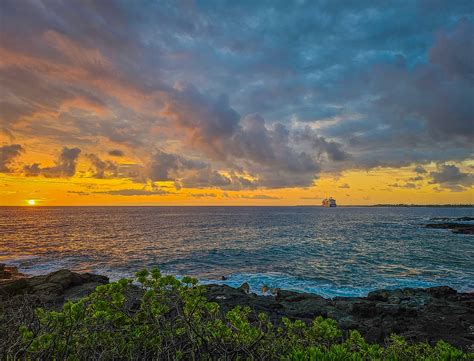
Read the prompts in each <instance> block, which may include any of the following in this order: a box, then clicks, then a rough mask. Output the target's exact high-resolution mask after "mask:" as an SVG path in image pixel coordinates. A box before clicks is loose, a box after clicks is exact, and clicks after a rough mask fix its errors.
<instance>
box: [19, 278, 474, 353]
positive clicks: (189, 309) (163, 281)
mask: <svg viewBox="0 0 474 361" xmlns="http://www.w3.org/2000/svg"><path fill="white" fill-rule="evenodd" d="M135 281H136V283H137V284H138V287H139V288H140V297H139V303H136V304H133V300H134V299H136V297H132V296H130V294H131V293H133V292H135V293H136V292H137V289H136V288H134V287H132V286H131V283H132V281H131V280H126V279H124V280H120V281H118V282H114V283H110V284H107V285H103V286H99V287H97V289H96V290H95V292H93V293H92V294H90V295H89V296H88V297H85V298H83V299H81V300H80V301H77V302H68V303H66V304H65V305H64V306H63V309H62V311H61V312H54V311H50V312H45V311H43V310H42V309H38V310H37V311H36V315H37V317H38V319H39V324H40V326H39V327H35V328H33V329H31V328H29V327H28V325H24V326H22V327H21V328H20V332H21V335H22V343H21V346H20V349H19V350H18V352H16V354H15V357H21V358H27V359H48V360H49V359H70V360H84V359H87V360H89V359H101V360H112V359H117V360H143V359H173V360H174V359H176V360H179V359H184V360H188V359H199V360H207V359H220V360H227V359H233V360H238V359H264V360H276V359H282V360H467V359H469V358H470V357H472V355H467V354H464V353H463V352H461V351H460V350H458V349H455V348H453V347H452V346H450V345H448V344H447V343H445V342H442V341H440V342H438V344H437V345H436V346H435V347H431V346H429V345H428V344H424V343H421V344H412V345H411V344H407V342H406V341H405V340H403V339H402V338H400V337H398V336H395V335H394V336H392V337H391V338H390V339H389V340H388V343H387V345H386V346H385V347H383V346H380V345H373V344H368V343H367V342H366V341H365V340H364V339H363V337H362V336H361V335H360V333H359V332H357V331H352V332H351V333H350V335H349V336H348V337H347V338H346V339H345V340H344V339H343V335H342V332H341V330H339V329H338V327H337V323H336V321H334V320H331V319H324V318H322V317H317V318H316V319H315V320H314V321H313V322H312V323H311V324H310V325H308V324H306V323H305V322H302V321H299V320H296V321H290V320H289V319H287V318H283V319H282V320H281V322H279V323H278V324H274V323H272V322H271V321H270V320H269V318H268V316H267V315H266V314H263V313H262V314H259V315H255V314H254V313H253V312H252V310H251V309H250V308H248V307H240V306H239V307H236V308H234V309H232V310H230V311H228V312H227V313H226V314H222V312H221V310H220V308H219V305H218V304H217V303H214V302H209V301H208V300H207V299H206V297H205V296H204V288H203V287H202V286H199V285H198V284H197V280H195V279H193V278H189V277H184V278H183V279H181V280H178V279H176V278H174V277H172V276H163V275H161V273H160V271H159V270H157V269H154V270H152V271H151V272H148V271H146V270H144V271H140V272H138V273H137V274H136V280H135Z"/></svg>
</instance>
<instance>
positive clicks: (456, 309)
mask: <svg viewBox="0 0 474 361" xmlns="http://www.w3.org/2000/svg"><path fill="white" fill-rule="evenodd" d="M206 288H207V296H208V298H209V299H210V300H212V301H215V302H217V303H219V304H220V305H221V308H222V310H223V312H225V311H227V310H229V309H231V308H233V307H235V306H237V305H243V306H250V307H251V308H252V309H254V310H255V313H256V314H258V313H259V312H266V313H267V314H268V315H269V317H270V319H271V320H272V321H274V322H278V321H279V320H280V318H281V317H282V316H286V317H288V318H290V319H292V320H295V319H300V320H304V321H307V322H311V320H313V319H314V318H315V317H317V316H320V315H321V316H325V317H331V318H333V319H335V320H336V321H338V324H339V327H340V328H341V329H342V330H344V331H349V330H351V329H357V330H359V331H360V332H361V333H362V335H363V336H364V337H365V338H366V339H367V340H368V341H370V342H383V341H384V339H385V338H386V337H388V336H389V335H390V334H392V333H398V334H400V335H401V336H403V337H405V338H406V339H407V340H409V341H417V342H422V341H423V342H424V341H428V342H430V343H432V344H433V343H435V342H436V341H438V340H445V341H447V342H449V343H451V344H453V345H455V346H457V347H460V348H462V349H464V350H465V351H469V350H474V332H472V329H471V328H472V327H473V326H472V325H474V293H458V292H456V290H454V289H452V288H450V287H446V286H444V287H433V288H426V289H417V288H405V289H396V290H377V291H374V292H370V293H369V295H368V296H367V297H365V298H364V297H335V298H334V299H325V298H323V297H320V296H318V295H314V294H307V293H297V292H292V291H285V290H279V292H278V293H277V295H276V296H275V297H271V296H270V297H269V296H257V295H255V294H246V293H245V292H244V291H243V290H241V289H235V288H231V287H229V286H225V285H208V286H206ZM470 327H471V328H470Z"/></svg>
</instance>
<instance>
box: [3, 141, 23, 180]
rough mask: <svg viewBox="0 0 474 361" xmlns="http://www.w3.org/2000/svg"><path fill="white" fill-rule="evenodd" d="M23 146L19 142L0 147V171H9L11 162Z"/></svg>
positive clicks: (10, 170) (11, 170)
mask: <svg viewBox="0 0 474 361" xmlns="http://www.w3.org/2000/svg"><path fill="white" fill-rule="evenodd" d="M23 151H24V148H23V147H22V146H21V145H20V144H11V145H4V146H2V147H0V173H11V172H13V169H11V168H10V167H11V164H12V163H13V161H14V160H15V158H16V157H18V156H19V155H20V154H21V153H22V152H23Z"/></svg>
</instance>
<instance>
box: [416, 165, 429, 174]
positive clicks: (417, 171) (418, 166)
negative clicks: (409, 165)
mask: <svg viewBox="0 0 474 361" xmlns="http://www.w3.org/2000/svg"><path fill="white" fill-rule="evenodd" d="M414 171H415V173H418V174H424V173H427V172H426V169H425V168H423V166H421V165H417V166H416V167H415V169H414Z"/></svg>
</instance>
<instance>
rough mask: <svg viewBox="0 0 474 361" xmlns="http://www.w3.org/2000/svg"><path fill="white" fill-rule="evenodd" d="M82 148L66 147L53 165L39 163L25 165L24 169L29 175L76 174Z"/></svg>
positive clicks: (58, 176)
mask: <svg viewBox="0 0 474 361" xmlns="http://www.w3.org/2000/svg"><path fill="white" fill-rule="evenodd" d="M80 153H81V150H80V149H79V148H68V147H64V148H63V150H62V151H61V154H60V155H59V157H58V159H57V161H56V165H55V166H53V167H44V168H43V167H41V165H40V164H39V163H33V164H31V165H25V166H24V168H23V171H24V172H25V174H26V175H27V176H30V177H31V176H38V175H43V176H45V177H48V178H62V177H64V178H66V177H72V176H74V175H75V174H76V166H77V159H78V157H79V154H80Z"/></svg>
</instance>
